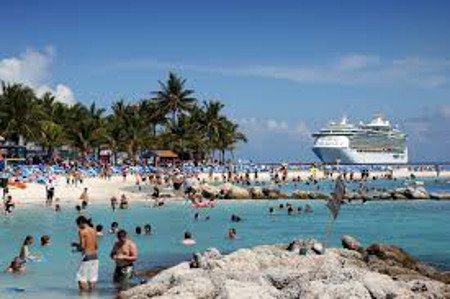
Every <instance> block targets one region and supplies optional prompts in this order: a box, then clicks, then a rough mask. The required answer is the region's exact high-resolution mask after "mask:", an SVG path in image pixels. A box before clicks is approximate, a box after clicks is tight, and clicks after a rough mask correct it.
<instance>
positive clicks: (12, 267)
mask: <svg viewBox="0 0 450 299" xmlns="http://www.w3.org/2000/svg"><path fill="white" fill-rule="evenodd" d="M26 270H27V268H26V267H25V262H24V261H23V260H22V259H20V257H18V256H16V257H15V258H14V259H13V260H12V262H11V264H9V266H8V268H6V270H5V272H7V273H25V272H26Z"/></svg>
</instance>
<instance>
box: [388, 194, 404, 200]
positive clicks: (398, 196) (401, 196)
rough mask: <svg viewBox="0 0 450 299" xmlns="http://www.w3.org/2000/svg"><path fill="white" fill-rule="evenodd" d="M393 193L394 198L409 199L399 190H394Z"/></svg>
mask: <svg viewBox="0 0 450 299" xmlns="http://www.w3.org/2000/svg"><path fill="white" fill-rule="evenodd" d="M391 194H392V198H393V199H400V200H402V199H407V198H408V197H407V196H406V195H405V194H403V193H399V192H394V193H391Z"/></svg>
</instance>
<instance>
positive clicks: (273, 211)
mask: <svg viewBox="0 0 450 299" xmlns="http://www.w3.org/2000/svg"><path fill="white" fill-rule="evenodd" d="M274 213H275V210H274V209H273V207H270V208H269V214H270V215H273V214H274Z"/></svg>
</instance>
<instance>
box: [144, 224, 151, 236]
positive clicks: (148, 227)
mask: <svg viewBox="0 0 450 299" xmlns="http://www.w3.org/2000/svg"><path fill="white" fill-rule="evenodd" d="M144 234H145V235H151V234H152V226H151V225H150V224H146V225H144Z"/></svg>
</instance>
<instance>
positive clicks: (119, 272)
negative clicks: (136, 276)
mask: <svg viewBox="0 0 450 299" xmlns="http://www.w3.org/2000/svg"><path fill="white" fill-rule="evenodd" d="M110 256H111V258H112V259H113V260H114V261H115V262H116V269H115V271H114V277H113V281H114V283H118V284H120V285H122V286H123V285H126V284H127V283H128V280H129V279H130V278H131V276H132V275H133V263H134V262H135V261H136V260H137V258H138V252H137V247H136V244H135V243H134V242H133V241H131V240H130V239H129V238H128V237H127V232H126V231H125V230H120V231H119V232H118V233H117V242H116V243H115V244H114V246H113V249H112V250H111V254H110Z"/></svg>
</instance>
